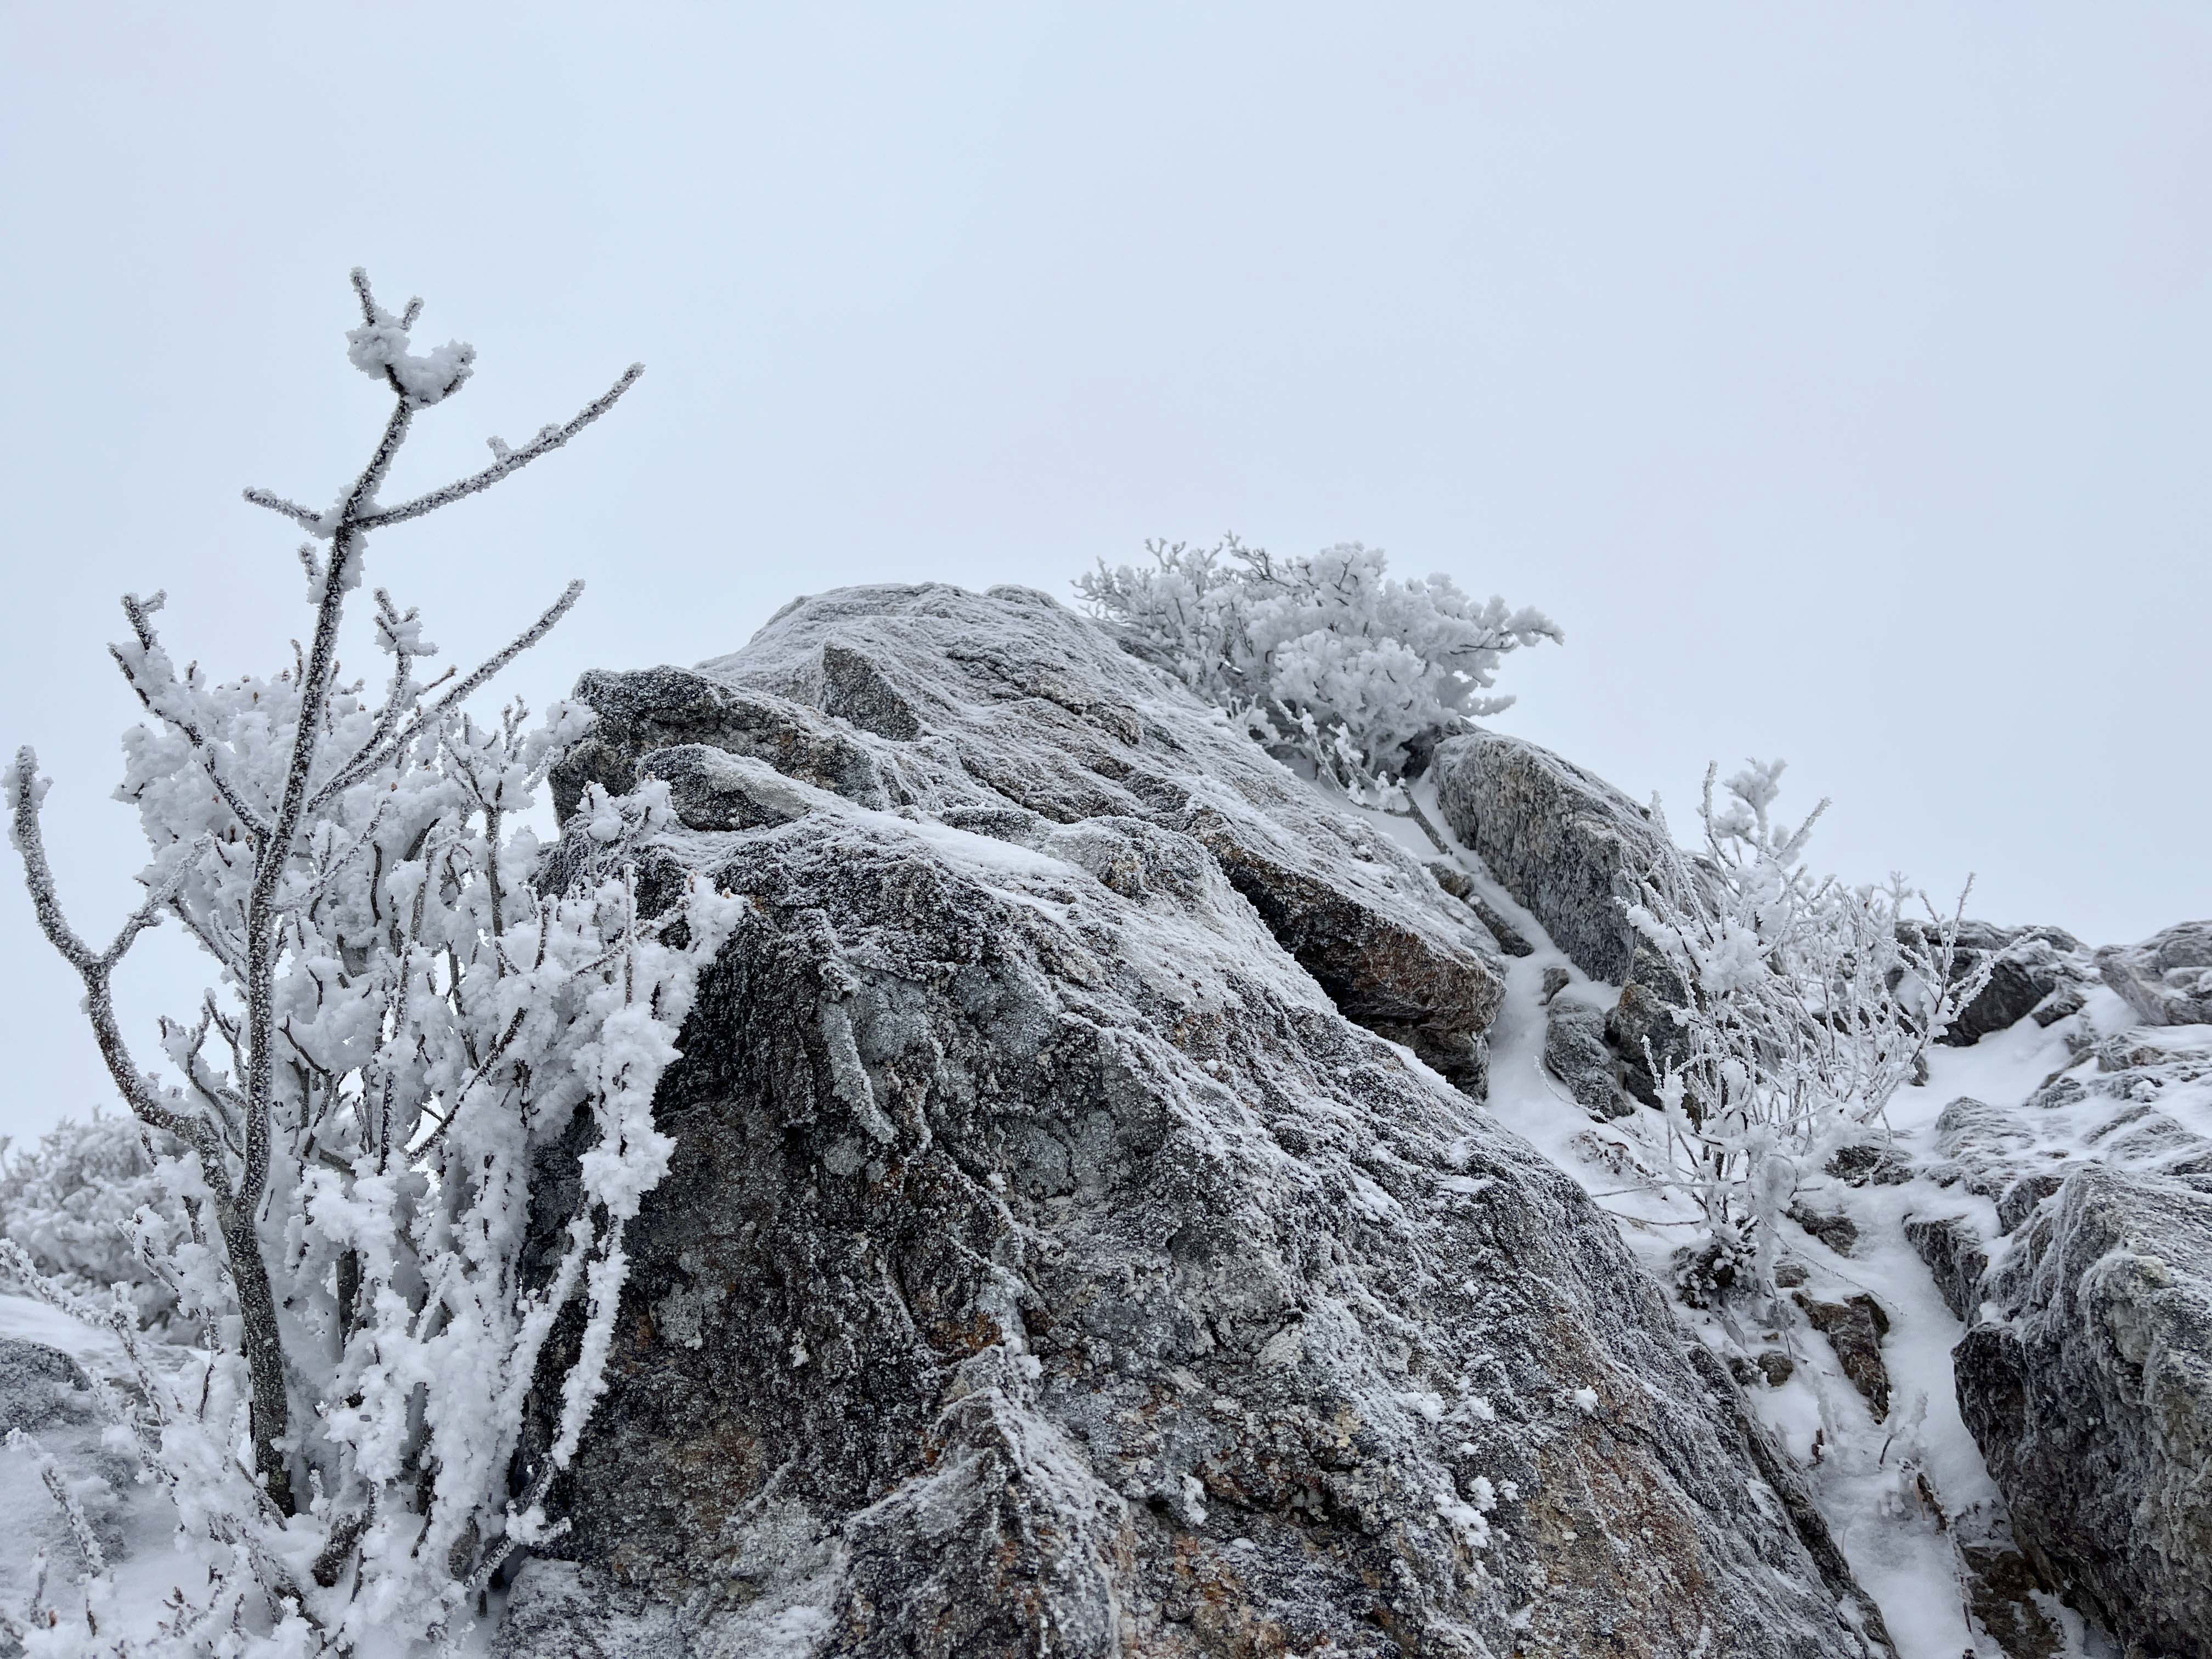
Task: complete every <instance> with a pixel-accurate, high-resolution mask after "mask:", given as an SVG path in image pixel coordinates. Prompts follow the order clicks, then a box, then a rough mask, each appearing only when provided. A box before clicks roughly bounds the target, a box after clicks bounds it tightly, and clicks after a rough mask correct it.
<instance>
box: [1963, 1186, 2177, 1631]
mask: <svg viewBox="0 0 2212 1659" xmlns="http://www.w3.org/2000/svg"><path fill="white" fill-rule="evenodd" d="M1972 1294H1973V1295H1974V1296H1976V1297H1978V1298H1979V1299H1980V1300H1981V1301H1982V1302H1983V1303H1984V1309H1983V1311H1984V1312H1987V1313H1988V1314H1990V1317H1989V1318H1987V1319H1985V1320H1984V1321H1983V1322H1980V1323H1978V1324H1976V1325H1975V1326H1973V1328H1972V1329H1970V1330H1969V1331H1968V1332H1967V1333H1966V1337H1965V1339H1964V1340H1962V1341H1961V1342H1960V1345H1959V1346H1958V1349H1957V1351H1956V1352H1955V1354H1954V1367H1955V1370H1956V1376H1957V1382H1958V1394H1959V1405H1960V1411H1961V1413H1963V1415H1964V1416H1965V1418H1966V1424H1967V1426H1968V1427H1969V1428H1970V1429H1971V1430H1972V1431H1973V1435H1974V1438H1975V1440H1976V1441H1977V1442H1978V1443H1979V1444H1980V1446H1981V1449H1982V1455H1983V1456H1984V1459H1985V1460H1986V1461H1987V1462H1988V1464H1989V1468H1990V1474H1991V1475H1993V1476H1994V1477H1995V1478H1996V1483H1997V1486H1998V1487H1999V1489H2000V1490H2001V1491H2002V1492H2003V1494H2004V1498H2005V1502H2006V1504H2007V1505H2008V1507H2009V1509H2010V1510H2011V1516H2012V1524H2013V1528H2014V1531H2015V1534H2016V1535H2017V1537H2018V1539H2019V1541H2020V1545H2021V1549H2022V1550H2023V1551H2024V1552H2025V1553H2027V1557H2028V1558H2029V1559H2030V1560H2031V1561H2033V1564H2034V1565H2035V1567H2036V1569H2037V1571H2038V1572H2039V1574H2040V1575H2041V1576H2042V1577H2043V1578H2044V1579H2045V1581H2046V1582H2048V1583H2052V1584H2056V1585H2059V1586H2062V1587H2063V1588H2064V1589H2065V1590H2066V1591H2067V1593H2068V1594H2069V1596H2070V1597H2071V1598H2073V1599H2075V1600H2076V1601H2078V1602H2079V1603H2080V1604H2081V1605H2082V1606H2084V1607H2086V1608H2087V1610H2088V1611H2090V1612H2092V1613H2093V1614H2094V1615H2095V1616H2096V1617H2097V1618H2098V1619H2099V1620H2100V1621H2102V1622H2103V1623H2105V1624H2106V1626H2109V1627H2110V1628H2111V1629H2112V1630H2114V1631H2115V1632H2118V1633H2119V1634H2120V1635H2121V1636H2123V1637H2124V1638H2129V1639H2130V1640H2131V1641H2132V1642H2134V1643H2136V1644H2140V1650H2142V1651H2145V1652H2150V1653H2159V1654H2164V1655H2168V1656H2172V1659H2202V1656H2204V1655H2208V1654H2212V1571H2208V1565H2212V1197H2208V1196H2207V1194H2205V1193H2204V1192H2203V1190H2201V1189H2199V1188H2197V1187H2194V1186H2191V1184H2189V1183H2188V1182H2184V1181H2179V1180H2174V1179H2172V1178H2169V1177H2165V1176H2155V1175H2144V1174H2130V1173H2125V1172H2123V1171H2120V1170H2114V1169H2112V1168H2109V1167H2106V1166H2105V1165H2102V1164H2086V1165H2082V1166H2081V1167H2078V1168H2076V1169H2075V1170H2073V1171H2072V1172H2071V1173H2070V1174H2069V1176H2067V1177H2066V1180H2065V1182H2064V1184H2063V1186H2062V1187H2061V1188H2059V1191H2058V1193H2057V1197H2056V1199H2055V1200H2053V1201H2051V1202H2047V1203H2045V1204H2043V1205H2041V1206H2039V1207H2038V1208H2036V1209H2035V1210H2033V1212H2030V1213H2029V1214H2028V1215H2027V1217H2026V1218H2025V1220H2024V1223H2023V1225H2021V1228H2020V1230H2019V1231H2018V1232H2017V1233H2016V1235H2015V1240H2014V1243H2013V1244H2012V1246H2011V1248H2010V1249H2009V1250H2008V1252H2007V1253H2006V1254H2005V1255H2003V1256H2002V1258H2001V1259H2000V1260H1999V1261H1997V1263H1996V1266H1994V1267H1992V1268H1991V1269H1990V1271H1988V1272H1987V1273H1984V1274H1982V1275H1981V1276H1980V1280H1979V1284H1978V1286H1977V1287H1976V1288H1975V1290H1974V1291H1973V1292H1972ZM1990 1304H1994V1305H1993V1306H1992V1305H1990ZM2135 1650H2136V1649H2131V1650H2130V1651H2135Z"/></svg>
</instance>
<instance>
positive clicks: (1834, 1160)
mask: <svg viewBox="0 0 2212 1659" xmlns="http://www.w3.org/2000/svg"><path fill="white" fill-rule="evenodd" d="M1826 1168H1827V1172H1828V1173H1829V1174H1830V1175H1832V1176H1835V1178H1836V1179H1837V1180H1838V1181H1840V1182H1843V1183H1844V1185H1845V1186H1846V1187H1901V1186H1903V1185H1904V1184H1905V1182H1908V1181H1910V1180H1911V1179H1912V1160H1911V1158H1907V1157H1906V1156H1905V1153H1904V1152H1903V1151H1902V1150H1901V1149H1900V1148H1899V1147H1896V1146H1892V1145H1890V1144H1889V1142H1887V1141H1886V1140H1855V1141H1852V1142H1851V1143H1850V1145H1849V1146H1838V1147H1837V1148H1836V1150H1835V1151H1834V1152H1831V1153H1830V1154H1829V1155H1828V1162H1827V1165H1826Z"/></svg>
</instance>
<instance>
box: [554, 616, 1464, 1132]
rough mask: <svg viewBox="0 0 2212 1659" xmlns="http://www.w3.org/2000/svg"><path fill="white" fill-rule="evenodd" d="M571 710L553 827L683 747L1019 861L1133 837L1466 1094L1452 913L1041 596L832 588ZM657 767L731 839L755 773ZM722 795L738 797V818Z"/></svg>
mask: <svg viewBox="0 0 2212 1659" xmlns="http://www.w3.org/2000/svg"><path fill="white" fill-rule="evenodd" d="M576 696H577V698H578V700H579V701H580V702H584V703H586V704H588V705H589V706H590V707H591V708H592V709H593V710H594V711H596V713H597V714H598V715H599V720H598V721H597V722H596V723H595V724H594V726H592V730H591V732H589V733H587V734H586V738H585V739H584V741H583V742H582V743H581V744H579V745H578V746H577V747H576V748H575V749H574V750H572V752H571V753H570V755H569V756H568V757H567V758H566V759H565V760H564V761H563V762H562V765H561V766H560V768H559V769H556V772H555V774H554V777H553V786H554V801H555V807H556V811H557V812H558V813H559V815H560V816H561V817H562V819H563V820H564V821H565V820H566V819H567V817H568V816H569V814H571V813H572V812H573V811H574V810H575V805H576V802H577V801H578V799H580V795H581V793H582V790H583V787H584V786H585V785H586V783H591V782H597V783H599V784H601V785H603V786H604V787H607V788H609V789H611V790H615V791H617V792H619V791H621V790H625V789H628V788H629V787H631V786H632V785H633V784H634V783H635V781H637V779H638V778H639V776H640V775H641V772H642V771H643V770H644V769H646V768H647V760H648V757H651V756H653V755H654V754H656V753H657V752H660V751H665V750H671V749H676V748H679V747H684V748H689V747H695V746H701V745H703V746H704V747H705V748H707V749H709V750H727V751H729V752H731V753H732V754H733V755H737V756H741V757H750V758H751V759H752V760H753V761H755V762H757V763H762V764H764V765H765V766H766V767H767V768H769V769H773V771H775V772H776V773H781V774H782V775H784V776H785V777H786V778H787V779H791V780H796V781H799V782H803V783H806V784H810V785H812V786H814V787H817V788H821V789H824V790H828V791H829V792H831V793H835V794H837V795H840V796H842V797H843V798H844V799H848V800H849V801H851V802H853V803H854V804H855V805H860V806H863V807H867V808H871V809H874V810H878V811H898V812H902V813H904V814H907V815H908V816H910V817H927V818H929V819H932V820H933V821H935V822H938V823H952V824H957V825H959V826H961V827H963V828H968V829H972V830H974V831H975V833H978V834H982V835H987V836H1002V837H1003V838H1006V839H1008V840H1011V841H1013V842H1017V843H1018V844H1020V845H1024V846H1029V845H1032V844H1034V843H1035V842H1036V839H1037V836H1039V835H1040V834H1041V833H1042V829H1043V828H1048V827H1049V826H1051V825H1055V824H1058V825H1068V824H1075V823H1082V822H1085V821H1086V820H1091V819H1103V818H1133V819H1138V820H1141V821H1143V822H1146V823H1152V824H1154V825H1157V826H1158V827H1161V828H1163V829H1170V830H1174V831H1177V832H1180V833H1182V834H1183V835H1187V836H1191V837H1193V838H1194V839H1195V840H1196V841H1197V842H1199V843H1200V844H1201V845H1202V846H1204V847H1205V848H1206V850H1207V851H1208V852H1210V853H1211V854H1212V855H1213V858H1214V860H1215V861H1216V862H1217V863H1218V865H1219V866H1220V868H1221V869H1222V871H1223V872H1225V874H1226V875H1227V876H1228V878H1229V879H1230V880H1231V882H1232V883H1233V884H1235V885H1236V887H1237V890H1238V891H1239V892H1241V893H1243V895H1244V896H1245V897H1246V898H1247V899H1249V901H1250V902H1251V903H1252V904H1253V906H1254V908H1256V909H1257V910H1258V911H1259V912H1260V914H1261V917H1262V918H1263V919H1264V920H1265V921H1267V925H1268V926H1269V927H1270V928H1271V929H1272V930H1273V932H1274V933H1275V935H1276V937H1277V939H1279V941H1281V943H1282V944H1283V945H1284V946H1285V948H1286V949H1288V950H1289V951H1291V954H1292V955H1293V956H1295V957H1297V960H1298V961H1299V963H1301V965H1303V966H1304V968H1305V969H1307V970H1308V971H1309V972H1310V973H1311V974H1312V975H1314V977H1315V978H1316V980H1318V981H1320V982H1321V984H1322V986H1323V987H1324V988H1326V989H1327V990H1328V993H1329V994H1330V995H1331V996H1332V997H1333V998H1334V1000H1336V1003H1337V1006H1339V1008H1340V1009H1341V1010H1342V1011H1343V1012H1345V1013H1346V1014H1347V1015H1348V1016H1350V1017H1351V1018H1353V1019H1355V1020H1358V1021H1359V1022H1360V1023H1362V1024H1365V1025H1367V1026H1368V1027H1369V1028H1370V1030H1376V1031H1378V1032H1380V1033H1382V1034H1383V1035H1384V1036H1389V1037H1390V1038H1392V1039H1393V1040H1394V1041H1396V1042H1404V1043H1406V1044H1407V1046H1408V1047H1410V1048H1413V1050H1414V1051H1415V1052H1416V1053H1418V1054H1420V1055H1421V1057H1422V1058H1423V1059H1424V1060H1427V1061H1428V1062H1429V1063H1430V1064H1431V1065H1432V1066H1436V1067H1437V1069H1438V1070H1439V1071H1442V1072H1443V1073H1445V1074H1446V1075H1447V1076H1449V1077H1451V1078H1452V1079H1455V1081H1458V1082H1460V1083H1462V1084H1463V1085H1466V1086H1468V1087H1470V1088H1474V1089H1477V1090H1479V1089H1480V1086H1481V1085H1482V1080H1483V1076H1484V1066H1485V1060H1486V1049H1485V1048H1484V1046H1483V1043H1482V1041H1481V1038H1482V1035H1483V1033H1484V1031H1485V1030H1486V1029H1487V1028H1488V1026H1489V1024H1490V1019H1491V1016H1492V1013H1493V1012H1495V1011H1496V1009H1497V1006H1498V1000H1499V998H1500V997H1501V996H1502V995H1503V994H1504V979H1503V977H1502V974H1501V970H1500V969H1499V967H1498V963H1497V960H1496V958H1495V957H1492V956H1491V955H1490V954H1488V952H1487V951H1486V950H1485V949H1484V941H1483V940H1481V939H1479V938H1478V937H1477V936H1476V935H1475V934H1474V933H1473V932H1472V931H1471V930H1470V928H1469V927H1468V921H1470V920H1471V919H1472V918H1471V916H1470V914H1469V913H1468V911H1467V910H1465V909H1463V908H1460V907H1459V906H1458V904H1457V902H1455V901H1451V900H1449V899H1448V898H1447V897H1446V896H1445V895H1444V894H1443V891H1442V890H1440V889H1439V888H1438V887H1437V884H1436V881H1435V878H1433V877H1432V876H1431V874H1430V873H1429V872H1428V871H1426V870H1425V869H1424V868H1423V867H1422V866H1421V864H1420V863H1419V860H1415V859H1413V857H1411V856H1410V855H1409V854H1406V853H1405V852H1403V851H1401V849H1400V848H1398V846H1397V845H1396V843H1395V842H1392V841H1391V840H1390V839H1389V837H1388V836H1381V835H1377V834H1376V832H1375V831H1374V829H1373V828H1372V826H1371V825H1370V824H1368V823H1365V822H1364V821H1363V820H1360V819H1358V818H1357V817H1354V816H1352V815H1351V814H1349V813H1345V812H1340V811H1335V810H1334V809H1333V808H1332V807H1331V806H1330V805H1329V804H1328V802H1327V801H1326V800H1324V799H1322V797H1321V796H1320V795H1319V794H1318V793H1316V791H1315V790H1314V789H1313V788H1312V787H1310V786H1309V785H1307V784H1306V783H1304V781H1301V780H1300V779H1298V778H1297V777H1295V776H1294V775H1291V773H1290V772H1289V771H1288V770H1286V769H1285V768H1284V767H1283V766H1281V765H1280V764H1279V763H1277V762H1275V761H1274V760H1273V759H1271V758H1269V757H1268V756H1267V754H1265V753H1264V752H1263V751H1262V750H1260V749H1259V748H1258V746H1257V745H1255V744H1252V743H1251V742H1249V740H1247V739H1246V738H1243V737H1242V736H1240V735H1238V734H1237V733H1236V732H1233V731H1231V729H1230V728H1229V727H1228V726H1226V725H1225V723H1224V722H1223V721H1222V720H1221V719H1220V718H1219V716H1218V713H1217V712H1216V711H1214V710H1212V709H1211V708H1208V707H1206V705H1205V704H1203V703H1201V702H1199V700H1198V699H1197V698H1195V697H1194V696H1192V695H1191V694H1190V693H1189V692H1188V690H1185V689H1184V688H1183V687H1182V686H1181V685H1180V684H1177V683H1176V682H1175V681H1174V680H1172V679H1171V678H1169V677H1167V676H1166V675H1164V674H1162V673H1161V672H1159V671H1158V670H1156V669H1153V668H1151V667H1149V666H1147V665H1145V664H1143V663H1141V662H1139V661H1138V660H1137V659H1134V658H1133V657H1130V656H1128V655H1127V653H1124V652H1122V651H1121V649H1119V648H1118V647H1116V646H1115V643H1114V642H1113V641H1112V640H1111V639H1110V638H1109V636H1108V635H1106V634H1105V633H1104V632H1103V630H1102V629H1098V628H1097V626H1095V625H1094V624H1092V623H1090V622H1088V621H1086V620H1085V618H1083V617H1079V616H1077V615H1076V614H1075V613H1074V612H1073V611H1069V610H1067V609H1066V607H1065V606H1063V605H1060V604H1058V603H1057V602H1056V601H1054V600H1053V599H1050V598H1048V597H1047V596H1046V595H1044V594H1042V593H1038V592H1034V591H1033V590H1030V589H1027V588H1019V587H1000V588H994V589H993V590H992V591H991V592H989V593H987V594H977V593H969V592H964V591H963V590H962V589H960V588H957V587H950V586H944V585H942V584H936V583H932V584H927V585H925V586H917V587H896V586H879V587H861V588H848V589H845V590H842V591H841V592H835V593H829V594H823V595H819V596H817V597H815V598H812V599H801V600H798V601H794V602H793V604H792V605H787V606H786V607H785V609H784V610H783V611H781V612H779V613H778V614H777V615H776V617H774V618H773V619H772V620H771V621H770V622H769V624H768V626H767V627H765V628H763V629H762V630H761V632H760V634H759V635H757V637H756V638H755V639H754V641H752V643H751V644H750V645H748V646H747V647H745V649H744V650H743V651H742V652H738V653H735V654H733V655H731V656H728V657H723V658H720V659H716V660H715V661H714V662H711V663H708V664H705V665H702V667H701V668H700V669H698V670H696V671H691V670H685V669H676V668H654V669H647V670H643V671H638V672H635V673H627V674H613V673H598V672H594V673H590V674H586V675H585V676H584V677H583V678H582V680H581V681H580V682H579V684H578V685H577V688H576ZM894 706H896V708H902V709H904V710H905V711H906V714H907V716H908V717H910V718H911V727H912V730H911V735H902V734H906V733H908V724H909V722H908V718H905V717H901V716H899V715H898V714H896V713H895V712H886V711H889V710H893V709H894ZM664 764H669V763H661V762H655V763H653V766H654V767H655V768H656V769H657V768H659V766H661V765H664ZM676 764H680V765H681V766H682V767H684V769H685V771H686V777H687V779H690V780H692V781H690V783H688V784H687V793H684V795H683V796H682V797H681V798H679V801H678V810H679V811H684V810H685V809H684V801H686V800H690V801H692V802H693V803H694V804H693V805H692V806H691V807H690V810H691V811H693V812H694V813H695V815H698V816H699V817H700V819H701V822H700V826H699V827H717V828H720V827H727V828H732V829H737V828H744V827H748V825H747V824H746V823H744V822H741V820H744V819H745V818H746V817H747V816H748V814H750V813H751V812H752V811H755V810H757V800H756V799H755V797H756V796H757V794H758V793H759V792H760V791H761V790H762V789H763V788H764V787H766V786H765V784H764V783H763V782H761V781H760V779H761V775H760V773H759V772H758V771H757V769H756V770H754V771H753V772H750V773H744V774H742V776H744V777H748V778H751V779H753V780H755V781H753V782H750V783H747V784H745V786H744V789H739V790H738V791H737V794H738V796H743V797H744V799H743V800H742V801H741V800H739V799H736V798H735V797H732V796H731V795H730V793H729V787H734V786H735V784H736V782H737V781H738V778H739V776H740V774H738V773H732V774H728V775H725V776H721V777H718V778H717V779H715V780H714V781H713V782H712V785H711V787H709V785H708V783H707V782H705V781H699V780H696V779H694V777H693V775H694V774H695V773H696V771H697V769H698V763H697V761H696V758H693V759H684V760H682V761H680V762H678V763H676ZM726 786H727V787H726ZM746 790H752V791H754V792H755V794H754V795H746V793H745V791H746ZM718 791H719V792H720V793H717V792H718ZM687 821H688V820H687Z"/></svg>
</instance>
